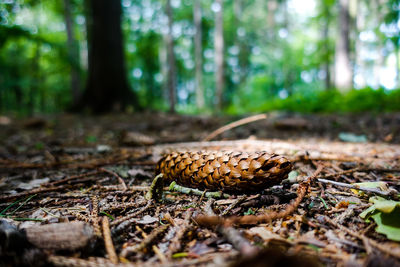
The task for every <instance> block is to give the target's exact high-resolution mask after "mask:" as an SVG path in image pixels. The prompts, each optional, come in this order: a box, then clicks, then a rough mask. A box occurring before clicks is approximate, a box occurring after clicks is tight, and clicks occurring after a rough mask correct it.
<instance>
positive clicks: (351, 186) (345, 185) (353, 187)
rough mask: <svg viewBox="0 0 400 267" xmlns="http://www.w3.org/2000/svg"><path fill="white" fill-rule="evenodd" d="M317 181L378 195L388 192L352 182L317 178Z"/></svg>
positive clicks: (386, 194) (385, 194) (387, 194)
mask: <svg viewBox="0 0 400 267" xmlns="http://www.w3.org/2000/svg"><path fill="white" fill-rule="evenodd" d="M318 182H321V183H324V184H333V185H336V186H341V187H346V188H351V189H356V190H360V191H364V192H368V193H374V194H377V195H380V196H389V195H390V192H385V191H382V190H379V189H376V188H366V187H361V186H359V185H353V184H346V183H341V182H336V181H331V180H327V179H321V178H320V179H318Z"/></svg>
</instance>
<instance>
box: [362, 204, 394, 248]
mask: <svg viewBox="0 0 400 267" xmlns="http://www.w3.org/2000/svg"><path fill="white" fill-rule="evenodd" d="M369 202H371V203H374V204H373V205H372V206H371V207H369V208H368V209H366V210H364V211H363V212H362V213H361V214H360V217H361V218H363V219H364V220H365V221H366V222H369V221H370V218H372V219H373V220H374V221H375V223H376V224H377V227H376V228H375V231H376V232H378V233H381V234H384V235H386V236H387V238H388V239H390V240H394V241H400V202H399V201H394V200H387V199H385V198H383V197H377V196H375V197H371V198H370V199H369Z"/></svg>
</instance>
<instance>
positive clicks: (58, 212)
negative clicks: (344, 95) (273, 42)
mask: <svg viewBox="0 0 400 267" xmlns="http://www.w3.org/2000/svg"><path fill="white" fill-rule="evenodd" d="M236 119H239V118H234V117H207V116H184V115H171V114H161V113H141V114H132V115H104V116H97V117H95V116H85V115H69V114H64V115H58V116H43V117H40V118H38V117H37V118H29V119H13V118H8V117H1V116H0V192H1V194H0V265H1V266H17V265H35V266H40V265H49V264H50V266H51V265H52V266H117V265H124V266H150V265H151V266H244V265H245V264H253V265H254V266H294V265H297V266H309V267H310V266H321V265H327V266H336V265H339V266H400V243H399V242H400V202H399V198H400V194H399V190H400V114H381V115H371V114H358V115H300V114H289V113H269V114H268V115H267V118H266V119H262V120H258V121H255V122H251V123H246V124H244V125H241V126H238V127H236V128H230V127H227V128H226V129H225V130H224V131H223V132H222V133H221V134H219V135H217V136H215V137H214V138H213V140H211V141H208V140H207V141H204V139H205V138H206V137H207V136H208V135H209V134H210V133H212V132H213V131H214V130H216V129H217V128H219V127H221V126H224V125H227V124H228V123H230V122H232V121H235V120H236ZM189 150H190V151H197V150H219V151H232V150H235V151H241V152H243V153H245V152H247V153H252V152H255V151H267V152H269V153H277V154H279V155H284V156H285V157H287V158H288V159H289V160H291V161H292V163H293V166H294V167H293V171H292V172H291V173H290V174H289V178H288V179H287V180H285V181H283V182H282V183H281V184H279V185H276V186H273V187H271V188H266V189H264V190H262V191H259V192H255V193H254V192H248V193H246V194H244V193H234V192H208V191H196V190H188V188H187V187H181V186H178V185H174V184H172V185H169V184H165V185H164V187H162V185H161V187H160V186H159V185H158V184H157V183H154V184H152V181H153V179H154V177H155V167H156V164H157V161H158V160H159V159H160V158H161V157H162V156H163V155H164V154H165V153H169V152H172V151H181V152H182V151H189ZM358 183H363V184H358ZM197 193H198V194H197ZM367 209H368V210H367ZM366 210H367V211H366ZM200 215H203V217H202V218H203V220H202V221H200V220H197V218H199V217H200ZM215 215H218V216H220V217H218V218H227V219H225V220H222V219H218V220H215V218H216V217H215ZM249 215H255V216H249ZM360 215H361V216H360ZM243 216H244V217H243ZM246 216H247V217H246ZM213 218H214V219H213ZM241 218H250V220H247V221H246V223H243V221H244V220H242V221H241Z"/></svg>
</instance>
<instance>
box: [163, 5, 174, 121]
mask: <svg viewBox="0 0 400 267" xmlns="http://www.w3.org/2000/svg"><path fill="white" fill-rule="evenodd" d="M165 11H166V13H167V17H168V34H167V35H166V36H165V37H166V42H167V62H168V75H167V87H168V92H169V94H168V98H169V112H171V113H174V112H175V101H176V100H175V99H176V63H175V53H174V38H173V36H172V25H173V22H174V21H173V17H172V7H171V1H170V0H167V3H166V6H165Z"/></svg>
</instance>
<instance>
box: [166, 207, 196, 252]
mask: <svg viewBox="0 0 400 267" xmlns="http://www.w3.org/2000/svg"><path fill="white" fill-rule="evenodd" d="M192 215H193V210H188V211H187V212H186V215H185V219H184V221H183V224H182V225H181V226H180V227H179V228H178V231H177V233H176V234H175V236H174V238H173V239H172V241H171V244H170V246H169V249H168V253H167V256H168V257H171V256H172V255H173V254H174V253H175V252H178V251H179V250H180V249H181V248H182V239H183V238H184V237H185V234H186V233H187V232H188V231H189V230H190V228H191V225H190V219H191V218H192Z"/></svg>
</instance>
